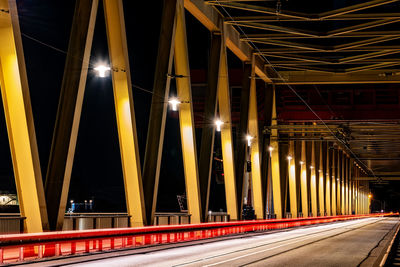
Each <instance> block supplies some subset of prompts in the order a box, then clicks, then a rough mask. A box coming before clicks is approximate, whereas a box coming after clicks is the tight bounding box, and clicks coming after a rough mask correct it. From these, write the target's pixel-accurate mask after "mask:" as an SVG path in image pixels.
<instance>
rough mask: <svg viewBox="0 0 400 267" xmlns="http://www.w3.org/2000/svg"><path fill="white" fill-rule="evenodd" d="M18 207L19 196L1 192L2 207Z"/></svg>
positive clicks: (0, 201) (0, 203)
mask: <svg viewBox="0 0 400 267" xmlns="http://www.w3.org/2000/svg"><path fill="white" fill-rule="evenodd" d="M12 205H14V206H15V205H18V198H17V194H11V193H7V192H0V206H12Z"/></svg>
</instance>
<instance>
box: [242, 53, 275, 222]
mask: <svg viewBox="0 0 400 267" xmlns="http://www.w3.org/2000/svg"><path fill="white" fill-rule="evenodd" d="M255 75H256V73H255V59H254V58H253V61H252V71H251V83H250V98H249V122H248V134H249V136H250V137H251V138H252V140H251V144H250V159H251V184H252V186H253V187H252V193H253V200H254V202H253V208H254V211H255V213H256V216H257V219H263V218H264V201H263V188H262V180H261V154H260V140H259V136H258V135H259V128H258V109H257V87H256V76H255ZM274 194H275V191H274ZM249 197H250V196H249Z"/></svg>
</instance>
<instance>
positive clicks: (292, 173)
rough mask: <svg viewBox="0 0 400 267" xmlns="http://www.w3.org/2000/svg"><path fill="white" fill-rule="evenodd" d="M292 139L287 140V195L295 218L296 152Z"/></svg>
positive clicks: (296, 212) (296, 210)
mask: <svg viewBox="0 0 400 267" xmlns="http://www.w3.org/2000/svg"><path fill="white" fill-rule="evenodd" d="M294 146H295V145H294V141H289V153H288V154H289V156H288V167H289V168H288V174H289V197H290V213H291V214H292V218H297V214H298V208H297V207H298V204H297V183H296V153H295V147H294Z"/></svg>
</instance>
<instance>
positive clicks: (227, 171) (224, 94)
mask: <svg viewBox="0 0 400 267" xmlns="http://www.w3.org/2000/svg"><path fill="white" fill-rule="evenodd" d="M230 99H231V97H230V92H229V77H228V61H227V54H226V44H225V35H224V34H223V33H222V42H221V54H220V63H219V76H218V105H219V117H220V119H221V120H222V121H223V122H224V124H223V125H222V126H221V146H222V159H223V162H222V163H223V166H224V181H225V196H226V209H227V212H228V214H229V215H230V219H231V220H238V219H239V214H238V208H237V207H238V206H237V196H236V183H235V165H234V150H233V141H232V120H231V104H230ZM254 140H256V139H253V141H254ZM253 185H254V183H253Z"/></svg>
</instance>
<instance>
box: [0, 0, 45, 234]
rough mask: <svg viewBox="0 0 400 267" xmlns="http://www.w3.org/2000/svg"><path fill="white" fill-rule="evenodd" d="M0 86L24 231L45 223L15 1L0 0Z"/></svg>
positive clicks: (40, 179)
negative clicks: (2, 10) (0, 10)
mask: <svg viewBox="0 0 400 267" xmlns="http://www.w3.org/2000/svg"><path fill="white" fill-rule="evenodd" d="M0 9H4V10H8V13H6V12H0V87H1V94H2V98H3V107H4V114H5V119H6V124H7V132H8V139H9V143H10V151H11V158H12V163H13V168H14V177H15V184H16V187H17V195H18V200H19V208H20V213H21V216H23V217H26V220H25V222H24V231H26V232H41V231H43V226H45V227H46V224H47V214H46V203H45V199H44V189H43V182H42V177H41V172H40V165H39V155H38V150H37V143H36V134H35V129H34V123H33V115H32V107H31V103H30V96H29V88H28V81H27V76H26V69H25V60H24V54H23V49H22V40H21V33H20V29H19V22H18V13H17V6H16V2H15V0H10V1H7V0H0Z"/></svg>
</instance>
